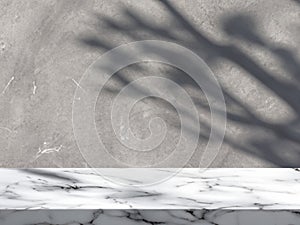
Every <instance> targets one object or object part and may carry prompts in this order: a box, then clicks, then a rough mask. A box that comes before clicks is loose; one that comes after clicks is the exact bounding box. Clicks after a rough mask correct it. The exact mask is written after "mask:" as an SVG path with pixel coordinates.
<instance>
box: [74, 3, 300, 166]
mask: <svg viewBox="0 0 300 225" xmlns="http://www.w3.org/2000/svg"><path fill="white" fill-rule="evenodd" d="M295 1H296V0H295ZM297 2H298V1H297ZM159 4H161V6H162V7H164V9H165V10H166V13H167V14H168V16H169V17H170V18H171V20H174V21H176V27H172V25H173V24H175V22H174V23H172V24H171V25H170V26H168V27H164V26H160V25H154V24H152V23H151V22H149V20H147V19H146V17H147V16H143V17H142V16H141V15H139V13H137V12H136V11H134V10H132V9H129V8H126V7H124V8H123V11H122V16H123V18H124V19H123V20H122V21H120V20H115V19H113V18H110V17H106V16H101V15H97V14H96V15H95V16H96V17H97V20H98V21H99V23H101V24H105V26H106V27H107V29H109V30H111V31H114V32H117V33H122V34H123V35H126V36H127V37H129V38H130V39H132V41H138V40H144V39H147V37H151V35H154V36H155V37H156V38H157V39H160V40H167V41H171V42H175V43H178V44H181V45H184V46H186V47H188V48H190V49H192V50H193V51H194V52H196V53H197V54H198V55H199V56H200V57H202V58H203V59H204V60H205V61H206V62H212V63H213V62H216V61H217V60H224V59H225V60H226V61H229V62H231V63H233V64H234V65H236V66H237V67H238V68H239V69H241V70H243V71H245V72H246V74H247V75H249V76H250V77H251V78H254V79H255V80H256V81H257V82H259V83H260V84H261V85H263V86H264V88H266V89H268V90H269V91H270V92H271V93H272V95H273V96H274V97H276V98H278V99H280V100H282V101H284V102H285V104H286V105H287V106H288V107H289V108H290V109H291V110H292V111H293V113H294V115H295V116H294V117H291V118H288V119H286V120H285V121H283V122H274V121H272V122H270V121H268V120H266V119H264V118H262V117H260V116H259V115H258V114H257V113H256V112H255V110H254V109H253V108H251V107H250V106H248V105H247V104H245V102H244V101H241V100H240V99H239V98H237V97H236V96H235V95H233V94H232V93H231V92H229V91H228V90H226V88H224V87H223V93H224V96H225V100H226V104H227V107H228V112H227V118H228V120H229V122H232V123H235V124H237V125H238V126H246V127H253V130H254V131H255V130H263V131H264V132H266V133H267V134H268V136H266V137H264V136H262V137H257V136H256V137H249V139H248V140H247V141H246V142H244V143H240V142H239V141H238V140H236V139H234V138H232V137H230V135H226V136H225V139H224V142H225V143H226V144H228V145H230V146H231V147H232V148H233V149H237V150H240V151H243V152H247V153H249V154H252V155H255V156H256V157H259V158H261V159H263V160H265V161H268V162H270V163H272V164H273V165H275V166H279V167H299V165H300V104H299V96H300V88H299V84H300V63H299V61H298V59H297V58H296V56H295V54H294V53H293V51H292V50H291V49H288V48H285V47H281V46H280V47H278V46H277V45H276V44H273V43H269V41H266V40H265V38H263V37H262V35H260V34H259V32H258V31H257V29H256V24H257V22H256V21H255V19H254V18H252V17H251V16H250V15H244V14H235V15H231V16H229V17H226V18H223V21H224V22H223V24H222V29H223V31H224V32H225V33H226V34H227V35H228V37H230V38H233V39H237V40H242V41H244V42H245V43H249V44H251V45H254V46H257V47H259V48H261V49H263V50H264V51H266V52H268V53H269V54H271V55H272V57H274V58H276V59H277V60H278V62H280V65H281V68H282V69H283V70H284V71H285V75H288V78H289V79H281V78H280V77H278V76H277V74H275V73H274V72H270V70H267V69H266V68H265V67H263V66H262V65H260V64H259V63H257V61H256V60H255V58H253V56H251V55H250V54H248V53H246V52H245V51H243V50H242V49H241V48H240V47H237V45H235V44H220V43H218V42H216V41H214V40H212V39H211V38H208V37H207V36H206V35H205V34H204V33H203V32H201V31H200V30H199V29H197V27H195V26H194V25H193V24H192V23H191V22H189V20H188V19H187V18H186V17H185V16H184V15H183V14H182V13H180V11H179V10H178V9H176V8H175V7H174V6H173V5H172V4H171V3H170V2H169V1H159ZM174 26H175V25H174ZM95 29H96V31H97V30H98V32H99V35H91V36H85V37H84V38H82V39H80V41H81V42H82V43H84V44H86V45H88V46H91V47H95V48H99V49H104V50H110V49H112V48H113V47H115V45H114V43H113V41H109V40H107V39H106V38H105V37H104V35H103V34H101V29H102V28H101V26H97V25H96V27H95ZM176 29H177V30H178V29H181V32H182V33H183V34H186V36H187V37H189V38H186V39H183V38H182V36H181V35H178V34H177V33H176V32H175V30H176ZM141 33H142V35H141ZM135 70H143V68H141V67H139V66H136V68H135ZM169 76H170V77H172V79H173V80H174V81H175V82H177V83H178V84H179V85H180V86H186V85H187V86H195V88H198V89H199V87H198V86H197V85H196V83H195V82H193V81H191V79H189V78H186V76H181V75H180V73H178V74H177V75H176V74H175V75H174V71H171V72H170V73H169ZM224 76H225V75H224ZM116 79H117V81H118V82H119V83H120V84H122V85H123V86H125V85H127V84H129V83H130V82H131V80H130V79H128V78H127V76H126V75H124V74H122V72H119V73H118V74H117V76H116ZM109 91H112V92H118V91H119V89H117V90H109ZM193 100H194V102H195V103H196V104H197V105H198V106H199V107H201V109H203V110H206V111H207V112H209V110H210V109H209V106H208V104H207V103H206V102H205V101H203V100H199V98H198V97H197V96H194V98H193ZM232 109H238V110H232ZM236 111H238V113H237V112H236ZM265 113H268V112H267V111H266V112H265ZM202 122H203V121H202ZM201 125H204V127H205V128H206V129H204V130H205V132H204V133H202V139H206V140H207V138H208V136H209V135H208V134H209V132H210V129H211V127H210V124H209V123H205V122H203V124H201Z"/></svg>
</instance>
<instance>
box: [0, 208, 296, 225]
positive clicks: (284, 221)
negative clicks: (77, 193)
mask: <svg viewBox="0 0 300 225" xmlns="http://www.w3.org/2000/svg"><path fill="white" fill-rule="evenodd" d="M299 221H300V212H299V211H271V210H268V211H261V210H259V211H256V210H254V211H243V210H242V211H240V210H237V211H235V210H136V209H135V210H25V211H10V210H3V211H0V224H1V225H12V224H13V225H25V224H26V225H119V224H122V225H149V224H152V225H154V224H162V225H163V224H164V225H179V224H181V225H183V224H192V225H253V224H255V225H275V224H276V225H278V224H280V225H296V224H299Z"/></svg>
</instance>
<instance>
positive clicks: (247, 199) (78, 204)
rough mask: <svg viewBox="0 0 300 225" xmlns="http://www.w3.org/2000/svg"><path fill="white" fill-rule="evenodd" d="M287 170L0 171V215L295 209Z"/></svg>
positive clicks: (299, 188) (298, 176) (298, 191)
mask: <svg viewBox="0 0 300 225" xmlns="http://www.w3.org/2000/svg"><path fill="white" fill-rule="evenodd" d="M299 181H300V171H299V169H290V168H259V169H246V168H245V169H244V168H243V169H242V168H222V169H221V168H215V169H206V170H199V169H196V168H185V169H182V170H180V171H178V170H176V169H168V168H164V169H159V168H155V169H154V168H151V169H150V168H148V169H139V168H134V169H125V168H122V169H109V168H107V169H99V170H95V169H90V168H72V169H66V168H57V169H4V168H3V169H0V209H268V210H278V209H285V210H293V209H300V182H299Z"/></svg>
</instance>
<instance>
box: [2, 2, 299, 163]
mask: <svg viewBox="0 0 300 225" xmlns="http://www.w3.org/2000/svg"><path fill="white" fill-rule="evenodd" d="M299 21H300V2H299V1H298V0H294V1H292V0H286V1H282V0H255V1H242V0H230V1H220V0H201V1H189V0H186V1H183V0H179V1H168V2H167V1H146V0H140V1H133V0H128V1H111V0H101V1H96V0H90V1H85V0H57V1H54V0H47V1H45V0H43V1H37V0H27V1H17V0H1V1H0V23H1V30H0V58H1V60H0V66H1V73H0V105H1V107H0V166H1V167H87V166H89V165H88V162H86V161H85V160H84V158H83V157H82V155H81V153H80V150H79V148H78V146H77V144H76V140H75V137H74V134H73V130H72V102H73V97H74V93H75V90H76V88H77V84H78V82H79V80H80V78H81V77H82V75H83V73H84V72H85V71H86V70H87V68H88V67H89V65H90V64H91V63H93V62H94V61H95V60H96V59H97V58H98V57H99V56H100V55H102V54H103V53H105V52H106V51H108V50H110V49H111V48H113V47H116V46H119V45H121V44H125V43H129V42H132V41H138V40H148V39H151V40H165V41H170V42H175V43H177V44H180V45H182V46H185V47H187V48H189V49H191V50H192V51H194V52H195V53H197V54H198V55H199V56H200V57H201V58H202V59H203V60H204V61H205V62H206V63H207V64H208V65H209V67H210V68H211V70H212V71H213V73H214V74H215V76H216V77H217V78H218V81H219V83H220V85H221V86H222V90H223V93H224V96H225V100H226V106H227V127H226V136H225V139H224V142H223V145H222V147H221V149H220V153H219V154H218V156H217V158H216V159H215V160H214V162H213V164H212V167H299V166H300V102H299V99H300V86H299V85H300V61H299V60H300V51H299V50H300V38H299V37H300V23H299ZM149 75H157V76H162V77H167V78H168V79H171V80H173V81H175V82H177V83H178V84H179V85H180V86H181V87H182V88H184V89H185V90H186V91H187V93H189V95H190V96H191V97H192V98H193V100H194V102H195V104H196V106H197V108H198V112H199V118H200V120H201V134H200V138H199V144H198V148H197V149H196V151H195V154H194V155H193V156H192V157H191V159H190V160H189V162H188V163H187V164H186V167H197V166H198V163H199V158H200V156H201V149H203V148H204V147H205V145H206V143H207V137H208V134H209V131H210V115H209V107H208V104H207V100H206V98H205V95H204V94H203V92H202V91H201V90H200V88H199V87H198V86H197V85H196V84H195V82H194V81H193V80H192V79H191V78H190V77H189V76H188V75H187V74H185V73H184V72H182V71H180V70H178V69H176V68H173V67H171V66H167V65H162V64H159V63H140V64H137V65H132V66H129V67H127V68H124V69H122V70H121V71H119V72H118V73H116V74H115V75H114V76H113V78H112V79H111V80H110V81H109V82H108V83H107V84H106V86H105V89H104V90H102V91H101V93H100V94H99V98H98V101H97V106H96V125H97V129H98V132H99V135H101V137H102V138H103V142H104V143H105V145H106V146H107V149H109V151H111V153H112V154H113V155H114V156H115V157H116V158H118V160H120V161H126V162H127V163H129V164H131V165H132V166H135V165H136V166H151V165H153V164H154V163H155V162H157V161H160V160H162V159H163V158H165V157H166V156H167V155H169V154H171V152H172V149H173V148H174V146H175V145H176V140H177V137H178V135H179V134H180V121H179V119H178V116H177V114H176V110H174V108H172V106H171V105H170V104H168V103H167V102H165V101H164V100H161V99H155V98H147V99H144V100H143V101H141V102H139V103H137V104H136V105H135V107H134V108H133V109H132V114H131V117H130V121H131V126H132V130H133V131H134V132H135V134H136V135H137V136H139V137H140V138H145V137H147V136H148V135H149V129H148V126H147V124H148V122H149V119H151V118H152V117H154V116H160V117H161V118H162V119H164V120H165V122H166V124H167V126H168V128H169V129H168V131H169V133H168V135H167V137H166V139H165V141H164V142H163V143H162V145H161V146H160V147H159V148H158V149H155V150H153V151H151V152H150V153H149V154H147V155H143V154H141V153H139V152H132V151H129V150H126V148H124V146H122V145H120V143H119V142H118V140H117V139H116V138H115V135H114V134H113V131H112V129H111V126H110V121H109V109H110V107H109V106H110V105H111V102H112V100H113V99H114V97H115V96H116V95H117V94H118V92H119V91H120V90H121V89H122V88H123V87H124V86H126V85H127V84H128V83H130V82H131V81H133V80H135V79H137V78H139V77H143V76H149ZM82 116H83V117H84V115H82ZM99 166H103V167H109V166H110V165H109V164H107V163H106V162H105V161H104V160H102V161H101V157H100V158H99ZM122 166H124V165H122V164H121V163H120V167H122Z"/></svg>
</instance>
